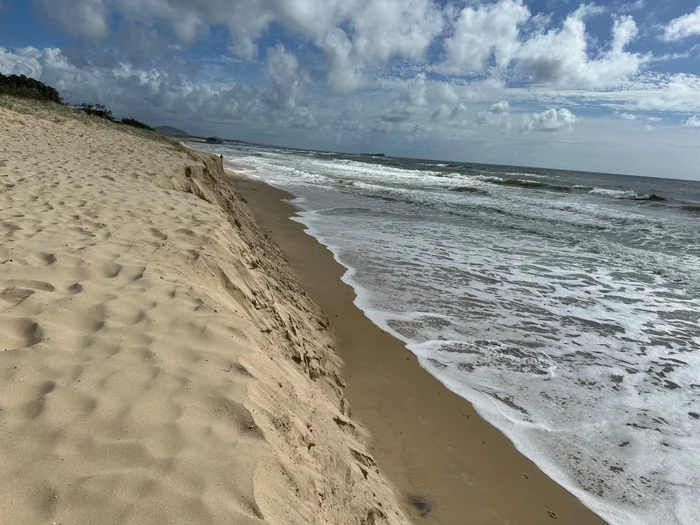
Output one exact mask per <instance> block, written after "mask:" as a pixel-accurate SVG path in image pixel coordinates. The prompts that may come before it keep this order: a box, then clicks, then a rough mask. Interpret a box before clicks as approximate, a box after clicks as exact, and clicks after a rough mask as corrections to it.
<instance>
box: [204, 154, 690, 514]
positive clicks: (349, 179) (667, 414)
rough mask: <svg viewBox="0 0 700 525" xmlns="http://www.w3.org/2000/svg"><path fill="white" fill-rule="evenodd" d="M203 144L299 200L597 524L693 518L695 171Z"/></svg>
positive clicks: (393, 318)
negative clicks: (609, 170)
mask: <svg viewBox="0 0 700 525" xmlns="http://www.w3.org/2000/svg"><path fill="white" fill-rule="evenodd" d="M196 146H197V147H199V148H200V149H204V150H207V151H211V152H216V153H221V154H223V155H224V156H225V158H226V161H227V163H228V164H229V166H230V167H231V168H234V169H236V170H239V171H242V172H243V173H246V174H247V175H249V176H251V177H255V178H259V179H262V180H263V181H265V182H267V183H270V184H272V185H274V186H277V187H279V188H283V189H285V190H287V191H289V192H290V193H292V194H293V195H295V196H296V199H294V200H293V202H292V203H293V204H294V205H295V206H296V207H298V208H299V209H300V210H301V213H300V215H299V217H298V218H297V219H296V220H298V221H299V222H301V223H303V224H304V225H305V226H306V228H307V229H308V233H310V234H311V235H313V236H314V237H316V238H317V239H318V240H319V241H320V242H321V243H323V244H324V245H326V246H327V247H328V248H329V249H330V250H331V251H332V252H333V253H334V255H335V257H336V259H337V260H338V261H339V262H340V263H341V264H342V265H343V266H345V267H346V268H347V269H348V271H347V273H346V274H345V276H344V278H343V279H344V281H346V282H347V283H349V284H350V285H352V286H353V288H354V289H355V291H356V293H357V300H356V304H357V306H358V307H359V308H361V309H362V310H363V311H364V312H365V314H366V315H367V316H368V317H369V318H370V319H371V320H372V321H373V322H374V323H376V324H377V325H379V326H380V327H381V328H383V329H384V330H386V331H387V332H390V333H392V334H393V335H394V336H396V337H397V338H399V339H401V340H402V341H404V342H405V343H406V345H407V347H408V349H409V350H410V351H411V352H413V353H414V354H415V355H416V356H417V357H418V359H419V362H420V363H421V365H422V366H423V367H424V368H425V369H427V370H428V371H429V372H430V373H431V374H433V375H434V376H435V377H437V378H438V379H439V380H440V381H441V382H442V383H443V384H444V385H445V386H447V387H448V388H449V389H450V390H452V391H454V392H456V393H457V394H459V395H461V396H462V397H464V398H465V399H467V400H469V401H470V402H472V403H473V404H474V406H475V408H476V409H477V411H478V412H479V413H480V414H481V415H482V416H483V417H484V418H485V419H486V420H488V421H489V422H490V423H492V424H493V425H495V426H496V427H497V428H499V429H500V430H501V431H502V432H504V433H505V434H506V435H507V436H508V438H509V439H510V440H511V441H512V442H513V443H514V444H515V446H516V447H517V448H518V450H520V451H521V452H522V453H523V454H524V455H526V456H527V457H529V458H530V459H531V460H533V461H534V462H535V463H536V464H537V465H538V467H540V468H541V469H542V470H543V471H544V472H546V473H547V474H548V475H549V476H550V477H551V478H553V479H554V480H555V481H557V482H558V483H559V484H560V485H562V486H563V487H565V488H566V489H567V490H569V491H570V492H572V493H573V494H574V495H575V496H577V497H578V498H579V499H580V500H581V501H582V502H583V503H584V504H585V505H586V506H588V507H589V508H591V509H592V510H593V511H594V512H596V513H597V514H599V515H600V516H601V517H602V518H604V519H605V520H606V521H608V522H609V523H611V524H612V525H623V524H624V525H627V524H631V523H633V524H642V525H658V524H660V523H663V524H666V525H674V524H683V525H696V524H698V523H700V505H699V504H698V501H700V182H692V181H683V180H673V179H672V178H644V177H632V176H622V175H609V174H597V173H583V172H571V171H558V170H550V169H535V168H519V167H513V166H494V165H480V164H470V163H456V162H455V163H453V162H439V161H431V160H416V159H400V158H391V157H382V156H378V155H374V156H373V155H346V154H336V153H325V152H310V151H299V150H288V149H281V148H271V147H262V146H252V145H247V144H240V143H226V144H225V145H216V146H214V145H205V146H203V145H200V144H197V145H196ZM664 175H668V176H669V177H672V176H673V173H667V174H664ZM699 176H700V173H699Z"/></svg>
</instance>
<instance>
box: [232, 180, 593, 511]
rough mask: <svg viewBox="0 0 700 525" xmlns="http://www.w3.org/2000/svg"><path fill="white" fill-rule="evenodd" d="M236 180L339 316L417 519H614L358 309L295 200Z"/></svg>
mask: <svg viewBox="0 0 700 525" xmlns="http://www.w3.org/2000/svg"><path fill="white" fill-rule="evenodd" d="M230 173H231V172H230V171H229V174H230ZM232 178H233V180H234V185H235V187H236V189H238V191H240V192H241V193H242V194H243V196H244V198H245V199H246V200H247V202H248V203H249V205H250V208H251V210H252V212H253V214H254V215H255V218H256V220H257V222H258V225H259V227H260V229H261V230H262V231H264V232H265V233H266V234H267V235H269V236H270V237H271V239H272V240H273V241H274V242H275V243H276V244H277V245H278V246H279V247H280V248H281V250H282V252H283V253H284V255H285V256H286V257H287V259H288V260H289V262H290V263H291V266H292V267H293V269H294V270H295V272H296V273H297V275H298V276H299V278H300V282H301V285H302V287H303V288H304V289H305V290H306V291H307V293H308V294H309V295H310V297H311V299H312V300H313V301H314V302H315V303H316V304H317V305H318V306H319V307H320V308H321V310H322V311H323V312H324V313H325V314H326V315H327V317H328V318H329V319H330V328H331V329H332V331H333V332H334V334H335V336H336V348H335V350H336V352H337V353H338V354H339V356H340V357H341V358H342V360H343V361H344V363H345V367H344V370H343V377H344V378H345V379H346V382H347V385H346V388H345V396H346V398H347V399H348V400H349V402H350V406H351V409H352V417H353V419H354V420H356V421H358V422H359V423H361V424H362V425H363V426H364V427H365V428H366V429H367V430H368V431H369V433H370V435H371V439H370V444H369V447H370V452H371V453H372V455H373V456H374V457H375V459H376V461H377V463H378V465H379V467H380V469H381V471H382V473H383V474H384V475H385V476H386V477H387V478H388V480H389V481H390V482H391V483H392V484H393V485H394V487H395V488H396V490H397V492H398V494H397V497H398V499H399V500H400V502H401V504H402V505H403V508H404V511H405V512H406V513H407V514H408V515H409V516H410V517H411V518H413V520H414V521H416V522H418V521H420V523H431V524H433V523H434V524H441V525H450V524H455V525H458V524H459V525H463V524H464V519H465V516H469V518H470V520H471V521H472V522H474V523H513V524H514V523H518V524H533V525H535V524H541V523H550V522H552V523H554V522H563V523H576V524H581V525H586V524H589V523H590V524H604V523H605V522H604V521H603V520H602V519H601V518H600V517H598V516H597V515H595V514H594V513H593V512H592V511H591V510H589V509H588V508H586V507H585V506H584V505H583V504H582V503H581V502H580V501H579V500H578V499H576V498H575V497H574V496H573V495H572V494H570V493H569V492H568V491H566V490H565V489H564V488H563V487H561V486H560V485H558V484H557V483H556V482H554V481H553V480H552V479H550V478H549V477H548V476H547V475H546V474H544V473H543V472H542V471H541V470H539V468H537V467H536V466H535V464H534V463H533V462H532V461H531V460H529V459H528V458H526V457H525V456H523V455H522V454H521V453H520V452H518V451H517V450H516V449H515V447H514V445H513V444H512V443H511V442H510V440H508V438H507V437H506V436H505V435H504V434H502V433H501V432H500V431H499V430H498V429H496V428H495V427H494V426H492V425H491V424H490V423H488V422H486V421H485V420H484V419H483V418H482V417H481V416H480V415H478V413H477V412H476V411H475V410H474V408H473V406H472V405H471V403H469V402H468V401H466V400H465V399H463V398H461V397H460V396H458V395H457V394H454V393H452V392H451V391H449V390H448V389H447V388H446V387H445V386H444V385H442V383H440V382H439V381H438V380H437V379H436V378H434V377H433V376H432V375H430V374H429V373H428V372H427V371H426V370H425V369H423V368H422V367H421V366H420V365H419V363H418V360H417V358H416V357H415V355H414V354H412V353H411V352H410V351H408V350H407V349H406V348H405V345H404V344H403V343H402V342H401V341H399V340H398V339H396V338H394V337H393V336H391V335H390V334H388V333H386V332H384V331H383V330H381V329H380V328H379V327H378V326H376V325H375V324H373V323H372V322H371V321H370V320H369V319H368V318H367V317H366V316H365V315H364V313H363V312H362V311H361V310H360V309H359V308H357V307H356V306H355V305H354V300H355V297H356V296H355V292H354V290H353V289H352V287H350V286H349V285H347V284H346V283H344V282H343V281H341V278H342V276H343V275H344V274H345V273H346V271H347V270H346V268H345V267H343V266H342V265H340V264H339V263H338V262H336V260H335V258H334V256H333V254H332V253H331V252H330V251H329V250H328V249H327V248H326V247H325V246H323V245H322V244H320V243H319V242H318V241H317V240H316V239H315V238H313V237H311V236H310V235H308V234H306V233H305V228H306V227H305V226H304V225H302V224H300V223H298V222H296V221H293V220H291V219H290V218H291V217H293V216H294V215H295V214H297V212H298V210H297V209H296V208H295V207H294V206H293V205H291V204H289V203H287V202H283V200H288V199H293V198H294V195H292V194H290V193H288V192H286V191H283V190H280V189H277V188H274V187H272V186H269V185H267V184H265V183H264V182H262V181H258V180H255V179H251V178H247V177H244V176H240V175H235V176H233V177H232ZM555 520H556V521H555Z"/></svg>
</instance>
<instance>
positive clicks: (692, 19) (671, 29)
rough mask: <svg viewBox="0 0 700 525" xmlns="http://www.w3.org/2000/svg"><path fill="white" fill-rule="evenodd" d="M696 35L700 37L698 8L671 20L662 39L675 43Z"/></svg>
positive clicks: (699, 13) (699, 12)
mask: <svg viewBox="0 0 700 525" xmlns="http://www.w3.org/2000/svg"><path fill="white" fill-rule="evenodd" d="M696 35H700V6H699V7H698V8H697V9H696V10H695V11H693V12H692V13H688V14H686V15H683V16H679V17H678V18H674V19H673V20H671V22H669V24H668V25H667V26H666V28H665V29H664V35H663V39H664V40H666V41H667V42H675V41H676V40H682V39H684V38H688V37H690V36H696Z"/></svg>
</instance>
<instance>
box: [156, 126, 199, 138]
mask: <svg viewBox="0 0 700 525" xmlns="http://www.w3.org/2000/svg"><path fill="white" fill-rule="evenodd" d="M153 129H155V130H156V131H157V132H158V133H162V134H163V135H177V136H178V137H189V136H190V134H189V133H187V132H186V131H182V130H181V129H177V128H173V127H172V126H156V127H155V128H153Z"/></svg>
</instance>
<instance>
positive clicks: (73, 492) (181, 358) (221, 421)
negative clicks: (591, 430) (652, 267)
mask: <svg viewBox="0 0 700 525" xmlns="http://www.w3.org/2000/svg"><path fill="white" fill-rule="evenodd" d="M32 108H33V109H32ZM326 326H327V321H326V319H325V318H324V316H323V314H322V313H321V312H320V311H319V310H318V309H317V308H316V307H315V306H314V305H313V303H312V302H311V301H310V300H309V299H308V297H307V296H306V294H305V293H304V292H303V291H302V290H301V288H300V287H299V286H298V284H297V280H296V278H295V276H294V275H293V274H292V273H291V270H290V269H289V267H288V265H287V263H286V261H285V259H284V257H283V256H282V255H281V254H280V252H279V250H278V249H277V247H276V246H274V245H273V244H272V243H271V242H270V241H269V240H268V239H267V238H266V237H265V236H263V235H262V234H261V233H260V231H259V230H258V228H257V226H256V224H255V223H254V221H253V220H252V216H251V215H250V213H249V211H248V210H247V207H246V205H245V203H244V202H243V201H242V200H241V198H240V196H239V195H238V194H237V193H235V192H234V191H233V190H232V189H231V187H230V186H229V185H228V183H227V181H226V178H225V176H224V174H223V172H222V169H221V165H220V162H219V160H218V159H215V158H210V157H206V156H203V155H199V154H196V153H193V152H188V151H186V150H184V149H182V148H180V149H177V148H175V147H174V146H173V145H171V144H168V143H166V142H158V141H155V140H148V139H145V138H144V137H143V136H141V135H138V134H132V133H126V132H124V131H123V130H122V129H120V128H118V127H117V126H114V125H111V124H107V123H102V122H97V121H87V120H85V119H74V118H72V117H70V116H69V115H68V114H67V113H65V112H63V111H61V112H56V111H53V110H45V109H41V108H40V109H37V108H36V107H34V106H31V105H29V109H23V110H22V111H15V110H10V109H7V108H0V495H2V497H0V516H2V520H0V521H2V522H3V523H13V524H24V523H27V524H30V523H31V524H38V523H63V524H95V523H100V524H109V523H139V524H141V523H143V524H146V523H153V524H165V523H229V524H230V523H235V524H255V523H271V524H278V523H279V524H282V523H284V524H315V523H319V524H322V523H357V524H365V525H369V524H372V523H392V524H394V523H403V522H405V518H404V517H403V515H402V514H401V512H400V510H398V509H399V507H398V505H397V502H396V499H395V497H394V494H393V492H392V490H391V489H390V488H389V486H388V485H387V483H386V482H385V481H384V480H383V479H382V477H381V475H380V474H379V472H378V469H377V467H376V466H375V464H374V461H373V460H372V458H371V457H370V456H369V455H368V454H367V450H366V448H365V446H364V444H363V442H364V436H363V432H362V429H361V428H359V427H358V426H357V425H355V424H354V423H353V422H352V421H351V419H350V418H349V413H348V408H347V404H346V403H345V401H344V399H343V395H342V388H341V387H342V380H341V379H340V378H339V377H338V376H337V371H338V370H339V366H340V363H339V360H338V358H337V357H336V356H335V354H334V353H333V352H332V350H331V337H330V335H329V333H328V331H327V329H326Z"/></svg>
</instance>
